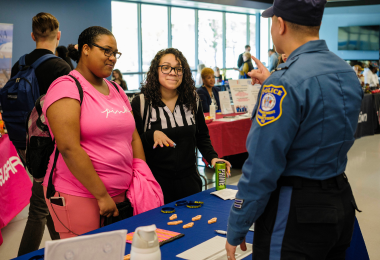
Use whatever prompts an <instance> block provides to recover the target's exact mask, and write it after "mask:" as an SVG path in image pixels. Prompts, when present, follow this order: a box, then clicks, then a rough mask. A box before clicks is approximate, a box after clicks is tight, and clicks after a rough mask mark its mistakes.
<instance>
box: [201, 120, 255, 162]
mask: <svg viewBox="0 0 380 260" xmlns="http://www.w3.org/2000/svg"><path fill="white" fill-rule="evenodd" d="M241 114H242V113H238V114H229V115H228V116H235V115H241ZM208 115H209V113H205V116H208ZM223 116H227V115H221V114H217V115H216V118H217V119H219V118H223ZM207 126H208V130H209V132H210V138H211V143H212V146H213V147H214V149H215V151H216V152H217V153H218V156H219V158H221V157H224V156H228V155H234V154H239V153H245V152H247V149H246V147H245V142H246V140H247V136H248V133H249V129H250V128H251V119H250V118H246V119H239V120H235V121H232V122H222V121H213V122H211V123H209V124H207Z"/></svg>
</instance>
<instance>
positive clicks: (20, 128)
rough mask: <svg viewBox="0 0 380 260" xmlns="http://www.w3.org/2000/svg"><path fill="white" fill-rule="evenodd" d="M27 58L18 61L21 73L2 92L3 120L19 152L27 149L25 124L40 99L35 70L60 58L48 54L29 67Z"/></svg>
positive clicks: (0, 91)
mask: <svg viewBox="0 0 380 260" xmlns="http://www.w3.org/2000/svg"><path fill="white" fill-rule="evenodd" d="M25 56H26V55H24V56H22V57H21V58H20V59H19V61H18V62H19V68H20V70H19V72H18V73H17V74H16V75H15V76H14V77H13V78H11V79H10V80H9V81H8V82H7V83H6V84H5V86H4V87H3V88H2V89H1V90H0V103H1V106H2V109H3V120H4V122H5V124H6V126H7V129H8V134H9V139H10V140H11V141H12V143H13V145H14V146H15V147H16V148H17V149H19V150H25V149H26V133H25V124H26V119H27V115H28V113H29V112H30V111H31V110H32V109H33V107H34V104H35V102H36V100H37V99H38V98H39V97H40V89H39V86H38V81H37V77H36V73H35V70H36V68H37V67H38V66H39V65H40V64H41V63H43V62H44V61H46V60H48V59H52V58H59V57H57V56H55V55H54V54H46V55H44V56H42V57H40V58H39V59H38V60H36V61H35V62H34V63H33V64H32V65H30V66H28V65H26V64H25ZM59 59H60V58H59Z"/></svg>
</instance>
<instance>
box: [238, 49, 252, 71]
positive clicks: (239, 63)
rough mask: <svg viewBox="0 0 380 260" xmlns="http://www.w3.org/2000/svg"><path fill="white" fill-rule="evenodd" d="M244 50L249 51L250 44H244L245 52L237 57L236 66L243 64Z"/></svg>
mask: <svg viewBox="0 0 380 260" xmlns="http://www.w3.org/2000/svg"><path fill="white" fill-rule="evenodd" d="M246 52H251V46H249V45H245V52H243V53H242V54H240V55H239V59H238V62H237V65H238V68H240V67H241V66H242V65H243V63H244V60H243V55H244V53H246Z"/></svg>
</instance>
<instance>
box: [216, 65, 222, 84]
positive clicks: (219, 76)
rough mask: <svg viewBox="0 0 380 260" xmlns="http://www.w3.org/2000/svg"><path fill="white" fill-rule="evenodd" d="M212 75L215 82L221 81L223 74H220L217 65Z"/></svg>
mask: <svg viewBox="0 0 380 260" xmlns="http://www.w3.org/2000/svg"><path fill="white" fill-rule="evenodd" d="M214 77H215V79H216V80H217V82H222V81H223V76H222V74H220V70H219V68H218V67H214Z"/></svg>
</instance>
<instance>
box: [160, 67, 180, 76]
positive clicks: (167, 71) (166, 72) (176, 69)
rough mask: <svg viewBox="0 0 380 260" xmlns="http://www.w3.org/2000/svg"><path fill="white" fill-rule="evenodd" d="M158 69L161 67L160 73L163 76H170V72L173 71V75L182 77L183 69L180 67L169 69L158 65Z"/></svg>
mask: <svg viewBox="0 0 380 260" xmlns="http://www.w3.org/2000/svg"><path fill="white" fill-rule="evenodd" d="M158 67H161V72H162V73H164V74H170V72H172V70H174V72H175V74H177V75H178V76H182V73H183V68H182V67H171V66H169V65H159V66H158Z"/></svg>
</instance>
